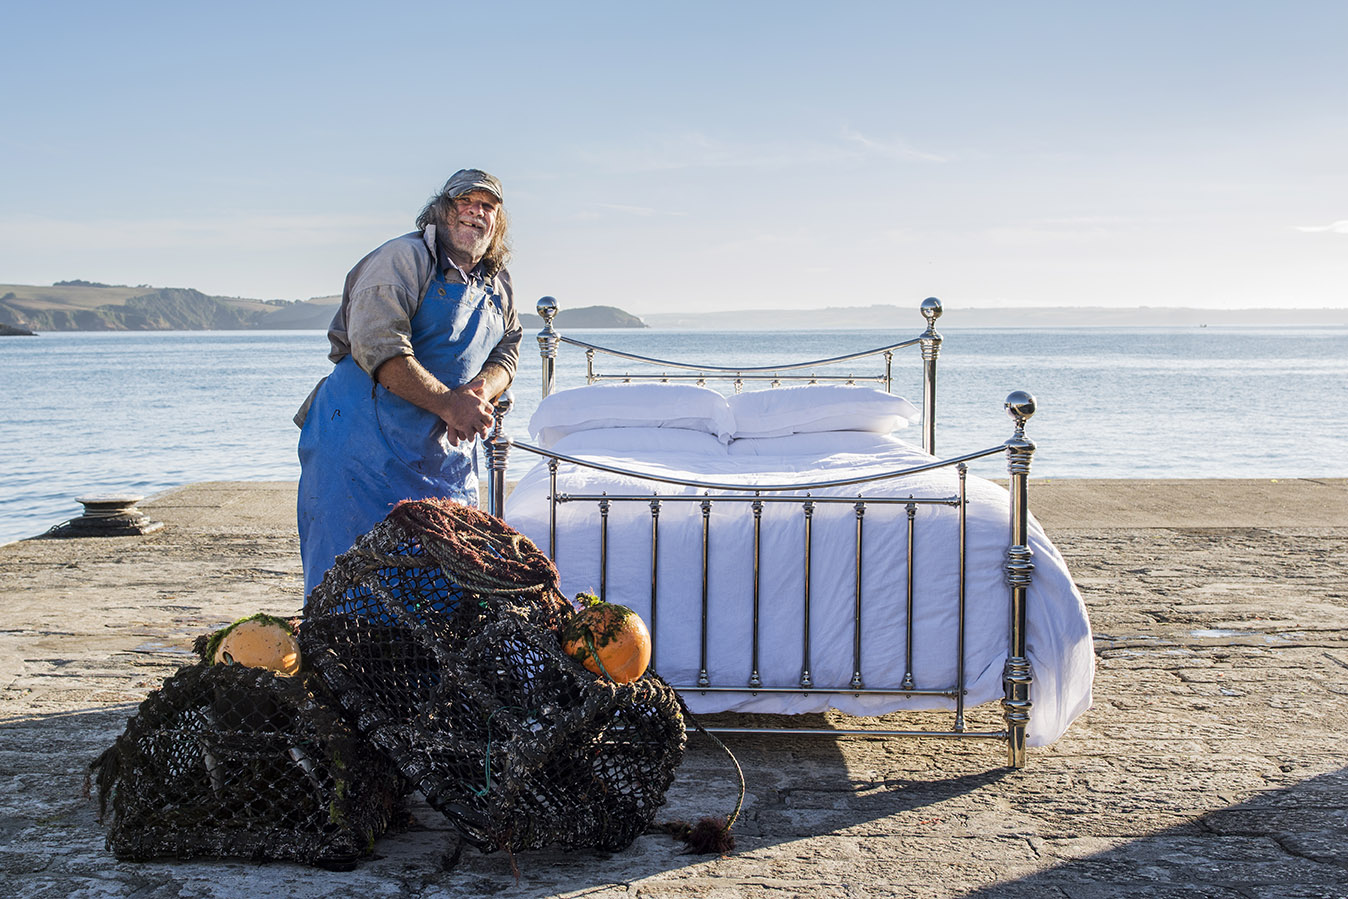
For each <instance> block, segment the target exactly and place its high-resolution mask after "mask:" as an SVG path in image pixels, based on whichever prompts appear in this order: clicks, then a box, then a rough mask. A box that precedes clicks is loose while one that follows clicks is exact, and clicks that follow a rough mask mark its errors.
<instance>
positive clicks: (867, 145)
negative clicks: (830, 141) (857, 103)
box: [842, 128, 948, 162]
mask: <svg viewBox="0 0 1348 899" xmlns="http://www.w3.org/2000/svg"><path fill="white" fill-rule="evenodd" d="M842 137H843V140H844V141H845V142H847V143H850V144H852V145H854V146H856V147H859V148H860V149H861V150H862V152H863V154H864V155H866V156H879V157H882V158H885V159H907V160H912V161H914V162H946V161H948V160H947V159H946V157H944V156H940V155H938V154H936V153H929V152H927V151H926V150H919V149H918V148H917V147H914V146H913V145H912V144H910V143H908V142H907V141H906V140H903V139H902V138H892V139H890V140H876V139H874V138H870V137H867V136H866V135H864V134H862V133H861V132H860V131H853V130H852V129H850V128H844V129H843V133H842Z"/></svg>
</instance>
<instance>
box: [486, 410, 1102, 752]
mask: <svg viewBox="0 0 1348 899" xmlns="http://www.w3.org/2000/svg"><path fill="white" fill-rule="evenodd" d="M553 450H554V451H555V452H558V453H563V454H566V455H571V456H577V457H584V458H587V459H589V460H592V461H596V462H601V463H605V464H610V465H615V466H618V467H622V468H629V469H637V470H641V471H647V472H650V473H653V474H659V475H667V476H675V477H685V478H698V479H703V480H713V481H721V482H732V483H736V484H745V485H746V486H751V485H753V484H755V483H757V484H781V483H805V482H812V481H821V480H831V479H834V478H840V477H847V476H853V475H857V474H863V473H874V472H879V471H887V470H894V469H900V468H906V467H910V466H913V465H917V464H922V463H925V462H928V461H931V458H932V457H930V456H928V455H927V454H925V453H923V452H922V451H921V450H920V449H918V448H916V447H914V446H912V445H911V444H908V443H905V442H904V441H901V440H897V439H895V438H892V437H885V436H879V435H875V434H870V433H864V432H830V433H821V434H797V435H792V436H788V437H778V438H762V439H742V440H735V441H732V442H731V443H730V445H729V446H724V445H722V444H721V443H719V442H718V441H717V439H716V438H715V437H712V436H711V435H709V434H700V433H697V432H694V431H680V430H677V429H669V428H660V429H656V428H621V429H599V430H591V431H582V432H578V433H574V434H571V435H569V436H567V437H565V438H563V439H562V440H561V441H560V442H559V443H557V445H556V446H554V447H553ZM517 452H520V451H519V450H517ZM661 487H662V490H661V492H663V493H683V494H689V495H695V494H699V493H701V492H702V491H700V490H697V489H695V488H680V487H675V486H671V485H661ZM862 489H865V490H866V492H867V493H868V495H873V494H877V493H878V494H885V495H891V496H900V497H907V496H909V495H910V494H911V495H917V496H924V495H941V496H954V495H955V493H956V476H955V474H954V472H953V471H950V470H939V471H932V472H924V473H921V474H917V475H912V476H909V477H908V478H905V479H903V480H902V481H897V482H886V483H885V485H884V486H880V485H876V484H870V485H865V487H864V488H863V487H855V486H854V487H850V488H848V487H845V488H835V489H829V490H825V491H816V493H815V495H824V494H826V493H827V494H832V495H838V496H852V497H855V496H856V495H857V493H858V491H859V490H862ZM605 491H606V492H608V493H609V494H611V495H616V494H643V495H649V494H650V493H652V492H653V489H652V487H651V486H650V485H649V484H646V483H643V482H641V481H639V480H636V479H633V478H628V477H623V476H618V475H612V474H607V473H604V472H597V471H593V470H590V469H582V468H579V467H577V466H574V465H569V464H566V463H563V464H562V466H561V469H560V473H559V492H560V493H572V494H576V493H587V494H588V493H600V492H605ZM968 494H969V500H970V503H969V511H968V515H969V528H968V532H969V533H968V558H969V564H968V571H967V577H968V584H967V591H966V596H967V611H966V664H965V676H966V687H967V690H968V694H967V699H966V704H967V705H968V706H970V707H972V706H974V705H978V704H981V703H985V702H991V701H996V700H999V699H1001V697H1002V695H1003V685H1002V667H1003V664H1004V662H1005V660H1006V657H1007V654H1008V653H1007V623H1008V620H1009V609H1010V599H1009V591H1008V588H1007V587H1006V583H1005V574H1004V563H1005V554H1006V548H1007V543H1008V537H1009V508H1010V499H1009V496H1008V494H1007V492H1006V491H1005V490H1004V489H1003V488H1001V487H999V486H997V485H996V484H993V483H992V482H990V481H986V480H983V479H981V478H976V477H973V476H970V477H969V485H968ZM547 495H548V472H547V469H546V465H545V464H539V465H538V466H536V467H534V468H533V469H532V470H531V471H530V472H529V473H528V474H527V475H526V476H525V477H524V478H522V479H521V480H520V482H519V484H518V486H517V487H516V488H515V490H514V492H513V493H512V494H511V496H510V498H509V500H508V501H507V503H506V520H507V521H508V522H509V523H510V524H511V525H512V526H514V527H515V528H517V529H519V530H520V531H522V532H523V533H525V534H526V535H528V536H529V537H530V538H531V539H533V540H534V541H535V542H536V543H537V544H538V545H539V546H541V547H544V548H546V547H547V545H548V510H547ZM1030 505H1031V509H1033V505H1034V500H1033V495H1031V500H1030ZM917 517H918V530H917V539H916V545H915V562H914V569H915V571H914V580H915V584H916V586H915V594H916V598H915V611H914V619H915V622H916V624H915V635H914V640H913V664H912V668H913V672H914V676H915V680H916V686H917V687H919V688H925V689H947V688H950V687H952V686H953V685H954V683H955V652H954V648H955V645H956V644H955V640H956V624H957V607H956V596H957V584H958V555H957V547H958V543H957V514H956V510H955V509H954V508H951V507H946V506H919V508H918V516H917ZM711 519H712V526H711V531H712V542H711V550H710V570H711V575H710V583H711V602H710V612H709V616H708V618H709V621H708V639H709V642H708V669H709V675H710V679H711V683H712V684H714V685H717V686H735V687H742V686H745V685H746V683H747V681H748V678H749V674H750V645H751V640H752V597H753V573H752V572H753V531H752V521H753V518H752V511H751V509H750V507H749V505H748V504H747V503H745V504H738V503H735V504H731V503H721V504H717V505H715V506H714V507H713V511H712V516H711ZM730 519H735V520H736V521H737V524H738V526H734V527H727V526H726V522H727V521H729V520H730ZM598 520H599V516H598V512H597V510H596V504H595V503H593V502H584V503H579V502H578V503H567V504H563V505H562V506H561V507H560V508H559V510H558V531H559V536H558V542H557V559H556V561H557V564H558V568H559V570H560V571H561V575H562V589H563V591H564V592H565V593H566V594H567V595H568V596H574V595H575V594H576V593H578V592H582V591H584V592H597V591H598V589H599V526H598ZM906 520H907V514H906V511H905V509H904V507H903V506H902V505H893V506H882V505H874V504H872V505H870V506H868V507H867V510H866V513H865V536H864V544H863V554H864V573H863V576H862V592H863V602H864V603H865V605H864V611H863V628H862V658H863V665H862V675H863V678H864V680H865V685H866V686H867V687H869V688H879V687H897V686H898V685H899V684H900V682H901V680H902V677H903V673H904V659H905V637H904V627H905V619H906V616H907V612H906V596H905V592H904V591H905V585H906V581H907V558H906V540H907V538H906ZM855 527H856V515H855V511H854V509H853V506H852V504H851V503H846V504H836V505H824V504H820V505H818V506H817V507H816V511H815V513H814V521H813V549H812V552H811V585H812V586H811V600H810V602H811V610H810V617H811V633H810V642H811V675H812V678H813V682H814V685H815V687H816V688H824V687H846V686H847V685H848V683H849V682H850V680H851V677H852V639H853V629H852V610H853V606H854V602H855V575H854V572H855V561H854V545H855ZM701 535H702V532H701V510H700V507H699V504H698V503H696V502H681V503H672V502H667V503H665V504H664V505H663V508H662V509H661V515H660V574H659V586H660V591H659V600H658V621H657V622H656V623H655V624H656V628H655V631H656V637H657V641H658V645H657V647H656V662H657V668H658V670H659V672H660V674H661V675H662V676H663V677H665V679H666V680H668V681H670V682H671V683H673V684H675V685H680V686H683V685H687V684H695V683H696V681H697V676H698V671H699V667H700V665H699V638H700V628H701V614H702V613H701V601H702V595H701V552H702V549H701V539H702V536H701ZM608 540H609V553H610V558H609V567H608V580H607V588H608V598H609V599H610V600H611V601H614V602H620V603H623V604H624V605H628V606H630V607H632V608H634V609H636V610H637V611H638V612H639V613H640V614H641V615H642V616H643V617H644V618H646V620H647V621H650V620H651V619H650V555H651V553H650V545H651V515H650V506H649V503H648V502H637V503H633V502H627V503H613V504H612V509H611V512H610V518H609V536H608ZM1030 545H1031V548H1032V549H1033V551H1034V559H1033V561H1034V564H1035V570H1034V577H1033V580H1032V582H1031V586H1030V589H1029V599H1028V604H1029V609H1028V622H1029V623H1028V635H1027V646H1028V655H1029V658H1030V661H1031V664H1032V666H1033V671H1034V683H1033V686H1032V688H1031V694H1030V698H1031V700H1032V702H1033V709H1032V713H1031V718H1030V725H1029V729H1028V742H1029V743H1030V745H1035V746H1039V745H1045V744H1048V743H1052V742H1053V741H1054V740H1056V739H1057V738H1058V737H1059V736H1061V735H1062V733H1063V731H1065V730H1066V728H1067V727H1068V725H1069V724H1070V723H1071V722H1072V721H1073V720H1074V719H1075V718H1076V717H1077V716H1078V715H1080V714H1081V713H1082V712H1084V711H1085V710H1086V709H1087V708H1088V707H1089V706H1090V703H1091V683H1092V679H1093V675H1094V663H1095V657H1094V652H1093V647H1092V643H1091V632H1090V625H1089V622H1088V621H1087V617H1086V611H1085V606H1084V604H1083V603H1082V600H1081V596H1080V594H1079V593H1078V592H1077V590H1076V588H1075V586H1074V585H1073V583H1072V579H1071V577H1070V575H1069V574H1068V571H1067V568H1066V565H1065V564H1064V562H1063V560H1062V557H1061V555H1060V554H1059V553H1058V551H1057V550H1056V549H1055V548H1054V547H1053V545H1052V544H1051V543H1050V542H1049V540H1048V538H1047V537H1046V536H1045V534H1044V532H1043V530H1042V528H1040V526H1039V524H1038V522H1033V521H1032V523H1031V538H1030ZM803 547H804V522H803V516H802V514H801V511H800V507H799V504H796V503H782V504H771V503H769V504H767V505H766V509H765V511H764V513H763V537H762V550H761V565H760V585H761V586H760V609H761V611H760V656H759V671H760V676H761V677H762V682H763V684H764V685H768V686H791V687H794V686H796V685H797V684H798V682H799V679H800V670H801V661H802V644H803V640H802V636H801V633H802V629H801V618H802V611H803V604H804V600H803V596H804V588H803V576H802V575H803V556H804V553H803ZM682 692H683V695H684V699H685V700H686V701H687V703H688V705H689V708H690V709H692V711H693V712H695V713H710V712H716V711H743V712H761V713H786V714H800V713H806V712H820V711H823V710H825V709H827V708H829V707H830V706H832V707H834V708H837V709H839V710H841V711H843V712H846V713H849V714H856V715H876V714H883V713H886V712H890V711H895V710H899V709H914V708H950V707H953V703H951V702H950V701H948V700H944V699H941V698H939V697H893V696H876V695H861V696H856V695H852V694H848V693H841V694H828V693H820V692H813V693H808V694H804V695H801V694H769V693H759V694H757V695H753V694H752V693H750V692H748V691H747V690H746V692H744V693H735V694H724V693H700V692H698V691H697V690H696V689H691V690H690V689H686V688H685V689H683V690H682Z"/></svg>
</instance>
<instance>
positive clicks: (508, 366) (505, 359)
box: [486, 271, 524, 381]
mask: <svg viewBox="0 0 1348 899" xmlns="http://www.w3.org/2000/svg"><path fill="white" fill-rule="evenodd" d="M496 282H497V289H498V293H499V294H500V296H501V313H502V317H503V318H504V325H505V333H504V334H503V335H502V336H501V339H500V340H499V341H498V342H497V344H496V346H495V347H494V348H493V349H492V351H491V352H490V353H489V354H488V355H487V362H486V364H487V365H499V366H501V368H503V369H505V370H506V372H507V373H508V374H509V376H510V380H511V381H514V380H515V370H516V368H518V366H519V359H520V341H521V340H522V339H523V337H524V328H523V327H522V326H521V325H520V316H519V313H518V312H517V311H516V310H515V286H514V285H513V284H512V283H511V281H510V273H509V272H506V271H502V272H501V273H500V274H499V275H497V276H496Z"/></svg>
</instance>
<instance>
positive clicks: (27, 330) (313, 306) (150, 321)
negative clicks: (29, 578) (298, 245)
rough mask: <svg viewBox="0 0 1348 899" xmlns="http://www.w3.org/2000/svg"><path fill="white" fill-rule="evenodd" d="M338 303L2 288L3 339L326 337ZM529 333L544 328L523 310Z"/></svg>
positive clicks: (570, 319) (560, 319) (567, 321)
mask: <svg viewBox="0 0 1348 899" xmlns="http://www.w3.org/2000/svg"><path fill="white" fill-rule="evenodd" d="M340 300H341V298H340V297H335V296H332V297H314V298H313V299H308V300H254V299H247V298H244V297H217V296H208V295H207V294H204V293H202V292H201V291H199V290H194V289H192V288H185V287H151V286H150V285H148V284H141V285H138V286H136V287H129V286H126V285H120V284H101V283H99V282H97V281H58V282H56V283H55V284H53V285H51V286H50V287H45V286H35V285H28V284H0V329H7V330H0V336H7V335H10V334H33V333H34V332H37V331H265V330H326V329H327V327H328V325H329V323H331V321H332V316H333V313H335V312H336V311H337V306H338V304H339V302H340ZM520 320H521V323H522V324H523V326H524V327H525V328H533V329H537V328H541V327H543V320H542V319H541V318H539V317H538V316H536V315H534V314H533V313H525V312H523V311H522V310H521V314H520ZM556 323H557V326H558V327H567V328H644V327H646V324H645V323H644V322H643V321H642V320H641V319H640V318H638V317H637V316H635V315H632V314H630V313H628V312H624V311H623V310H621V309H618V308H615V307H613V306H584V307H580V308H576V309H564V310H562V311H561V312H560V313H558V315H557V319H556Z"/></svg>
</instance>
